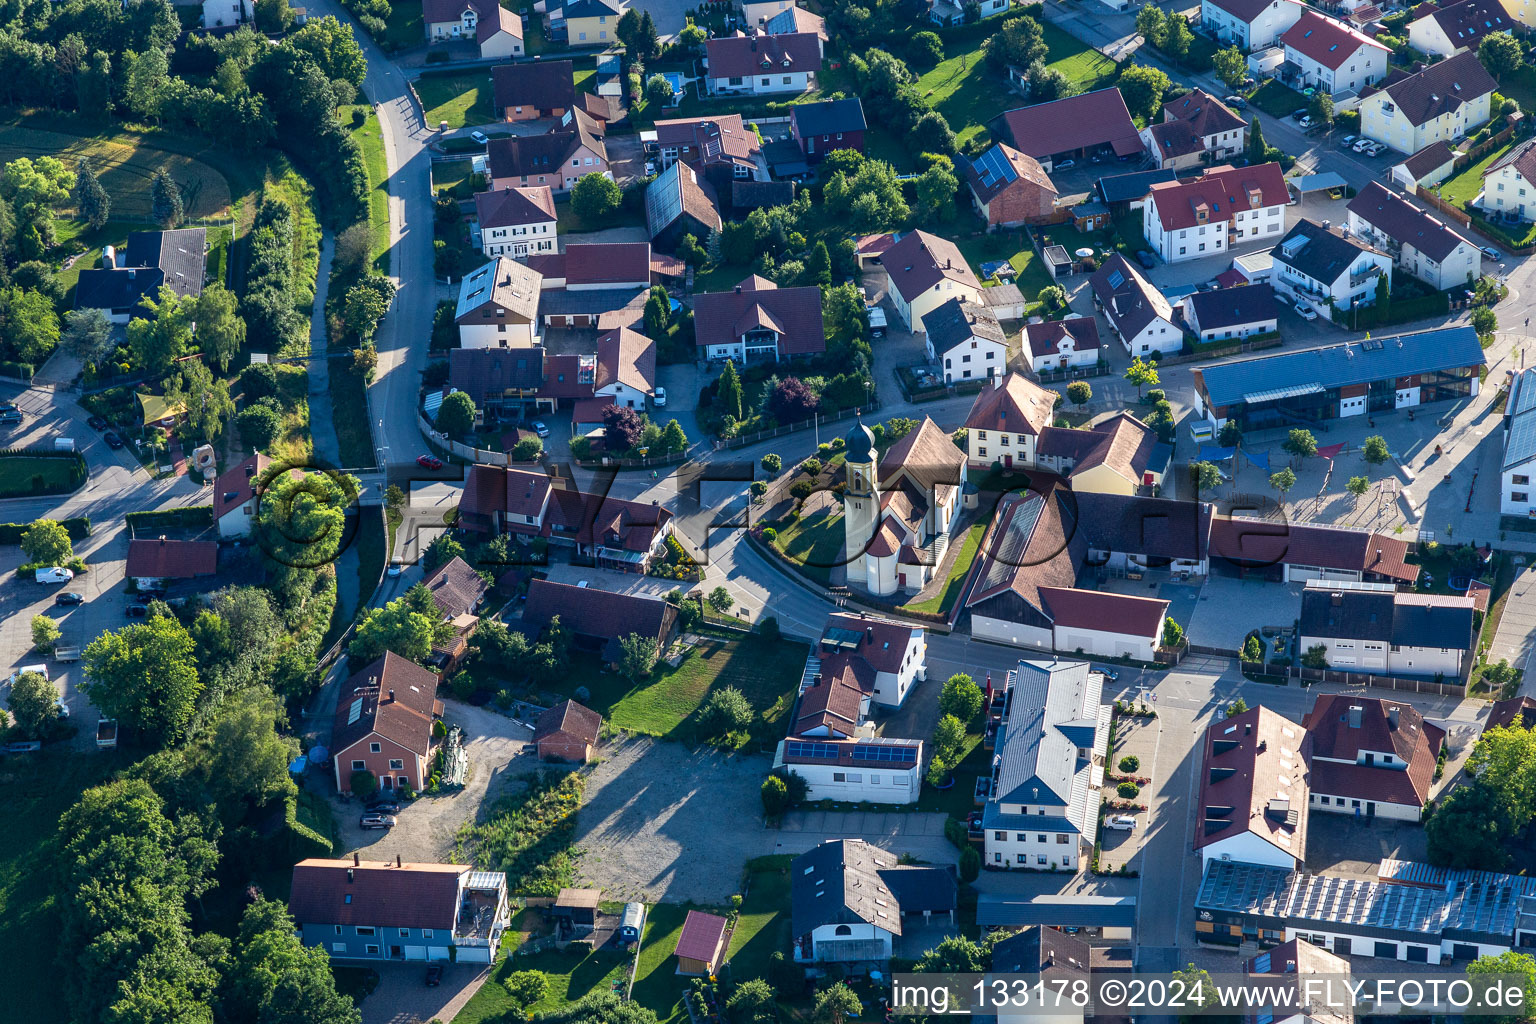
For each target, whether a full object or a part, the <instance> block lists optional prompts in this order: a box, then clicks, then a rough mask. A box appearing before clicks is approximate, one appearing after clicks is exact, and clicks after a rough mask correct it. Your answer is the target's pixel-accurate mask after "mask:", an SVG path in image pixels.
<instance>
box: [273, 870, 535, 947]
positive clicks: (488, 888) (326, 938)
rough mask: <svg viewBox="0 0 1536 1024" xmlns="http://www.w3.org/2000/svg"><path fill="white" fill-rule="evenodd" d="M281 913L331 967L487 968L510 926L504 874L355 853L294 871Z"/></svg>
mask: <svg viewBox="0 0 1536 1024" xmlns="http://www.w3.org/2000/svg"><path fill="white" fill-rule="evenodd" d="M288 913H289V915H290V916H291V917H292V918H293V924H294V929H295V930H296V931H297V932H298V935H299V939H300V941H302V942H303V943H304V945H306V946H318V947H320V948H321V949H324V950H325V951H326V953H328V954H329V955H330V957H331V959H333V960H378V961H401V960H409V961H416V962H421V961H429V962H431V961H435V962H440V963H448V962H458V963H461V964H462V963H481V964H490V963H491V961H492V960H494V959H495V957H496V951H497V950H499V949H500V948H501V937H502V933H503V932H504V931H506V928H507V925H508V924H510V923H511V906H510V904H509V903H508V900H507V876H506V875H505V874H504V873H503V872H500V871H480V870H477V869H476V868H473V867H471V866H470V865H468V864H406V863H404V862H403V861H402V860H401V859H400V858H399V857H398V856H397V857H396V858H395V859H394V860H393V861H382V862H380V861H364V860H363V859H362V858H361V856H360V855H359V854H356V853H354V854H353V855H352V856H351V857H349V858H343V859H339V860H331V859H326V858H319V857H309V858H306V859H304V860H301V861H299V862H298V863H297V864H295V865H294V866H293V881H292V885H291V886H290V888H289V893H288Z"/></svg>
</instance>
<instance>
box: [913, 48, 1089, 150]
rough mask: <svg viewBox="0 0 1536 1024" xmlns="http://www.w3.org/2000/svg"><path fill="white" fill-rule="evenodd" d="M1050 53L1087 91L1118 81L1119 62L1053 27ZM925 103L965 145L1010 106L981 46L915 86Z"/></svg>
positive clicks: (948, 59)
mask: <svg viewBox="0 0 1536 1024" xmlns="http://www.w3.org/2000/svg"><path fill="white" fill-rule="evenodd" d="M1041 27H1042V28H1043V29H1044V30H1045V42H1046V45H1047V46H1048V47H1049V48H1050V52H1049V54H1048V57H1049V60H1048V61H1047V63H1048V64H1049V66H1050V67H1052V68H1054V69H1056V70H1058V71H1060V72H1062V73H1063V74H1065V75H1066V76H1067V77H1068V78H1070V79H1071V80H1072V81H1073V82H1075V83H1077V85H1078V87H1079V88H1080V89H1082V91H1083V92H1089V91H1092V90H1093V89H1097V88H1099V87H1100V86H1102V85H1108V84H1109V83H1110V82H1112V81H1113V80H1114V77H1115V62H1114V61H1112V60H1110V59H1109V58H1108V57H1105V56H1104V55H1103V54H1101V53H1099V52H1098V51H1097V50H1094V49H1092V48H1090V47H1087V46H1085V45H1084V44H1083V43H1082V42H1081V41H1080V40H1078V39H1075V38H1074V37H1072V36H1070V35H1068V34H1067V33H1066V32H1063V31H1062V30H1061V29H1059V28H1057V27H1056V26H1054V25H1050V24H1046V25H1042V26H1041ZM917 91H918V92H919V93H921V94H922V96H923V101H924V102H925V103H927V104H928V105H929V106H931V107H933V108H934V109H935V110H937V111H939V113H941V114H943V115H944V119H945V120H946V121H948V122H949V127H950V128H951V129H953V130H954V132H955V136H956V138H957V139H958V140H959V142H960V143H961V144H962V145H963V144H964V143H965V142H967V141H968V140H969V139H970V138H971V137H972V136H975V135H977V134H979V133H981V132H982V131H983V130H984V129H985V128H986V123H987V121H989V120H991V119H992V118H994V117H996V116H997V115H998V114H999V113H1001V112H1002V110H1004V109H1005V108H1006V107H1008V106H1012V105H1022V103H1020V104H1011V103H1009V102H1007V101H1001V102H1000V100H999V93H1000V91H1001V90H1000V89H999V86H998V81H997V76H996V75H994V74H990V73H989V72H988V70H987V67H986V57H985V54H984V53H983V51H982V48H981V45H980V44H979V43H978V44H977V45H976V46H975V48H974V49H970V50H967V51H966V52H964V53H955V54H950V55H949V56H947V57H946V58H945V59H944V60H943V61H942V62H940V63H939V65H938V66H937V67H935V68H933V69H932V70H931V71H929V72H928V73H927V74H925V75H923V76H922V77H921V78H919V79H918V81H917Z"/></svg>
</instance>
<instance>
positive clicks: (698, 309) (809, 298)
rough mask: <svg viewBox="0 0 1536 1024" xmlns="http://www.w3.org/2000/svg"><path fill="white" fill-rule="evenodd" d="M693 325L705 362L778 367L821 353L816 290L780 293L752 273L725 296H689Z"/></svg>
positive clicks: (822, 342) (818, 292) (824, 342)
mask: <svg viewBox="0 0 1536 1024" xmlns="http://www.w3.org/2000/svg"><path fill="white" fill-rule="evenodd" d="M693 326H694V336H695V340H696V342H697V344H698V346H699V348H700V350H701V355H702V356H703V358H705V359H735V360H736V361H738V362H741V363H751V362H760V361H771V362H778V361H780V360H784V359H793V358H796V357H799V356H812V355H816V354H817V353H820V352H825V351H826V348H827V337H826V334H825V332H824V331H823V329H822V322H821V289H820V288H817V287H816V286H815V285H808V286H805V287H800V288H780V287H779V286H778V285H776V284H774V283H773V282H772V281H770V280H768V279H767V278H765V277H759V276H757V275H756V274H754V275H752V276H751V277H748V278H746V279H744V280H743V281H741V282H740V283H739V284H737V285H736V287H735V288H733V289H731V290H730V291H728V292H704V293H703V294H701V295H697V296H695V297H694V304H693Z"/></svg>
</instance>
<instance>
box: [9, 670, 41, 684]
mask: <svg viewBox="0 0 1536 1024" xmlns="http://www.w3.org/2000/svg"><path fill="white" fill-rule="evenodd" d="M23 672H36V673H37V674H38V675H40V676H42V677H43V678H44V679H47V678H48V666H47V665H23V666H21V668H19V669H17V670H16V671H15V672H12V673H11V678H9V679H7V680H6V682H7V683H9V684H10V685H11V686H15V685H16V680H18V679H20V678H21V674H22V673H23Z"/></svg>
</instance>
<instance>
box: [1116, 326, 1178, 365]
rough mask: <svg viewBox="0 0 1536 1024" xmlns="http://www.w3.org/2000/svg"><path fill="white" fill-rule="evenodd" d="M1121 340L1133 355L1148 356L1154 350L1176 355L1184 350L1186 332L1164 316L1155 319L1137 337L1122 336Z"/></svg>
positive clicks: (1127, 350)
mask: <svg viewBox="0 0 1536 1024" xmlns="http://www.w3.org/2000/svg"><path fill="white" fill-rule="evenodd" d="M1120 341H1121V342H1122V343H1123V344H1124V345H1125V351H1126V352H1128V353H1129V354H1130V355H1133V356H1148V355H1151V354H1152V353H1153V352H1161V353H1163V355H1174V354H1176V353H1178V352H1182V351H1183V350H1184V332H1183V331H1182V330H1180V329H1179V328H1178V327H1175V326H1174V325H1173V324H1171V323H1169V322H1168V321H1167V320H1164V319H1163V318H1162V317H1157V318H1155V319H1153V320H1152V322H1151V323H1149V324H1147V326H1145V327H1143V328H1142V329H1141V333H1139V334H1137V335H1136V337H1134V338H1126V337H1122V338H1121V339H1120Z"/></svg>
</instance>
